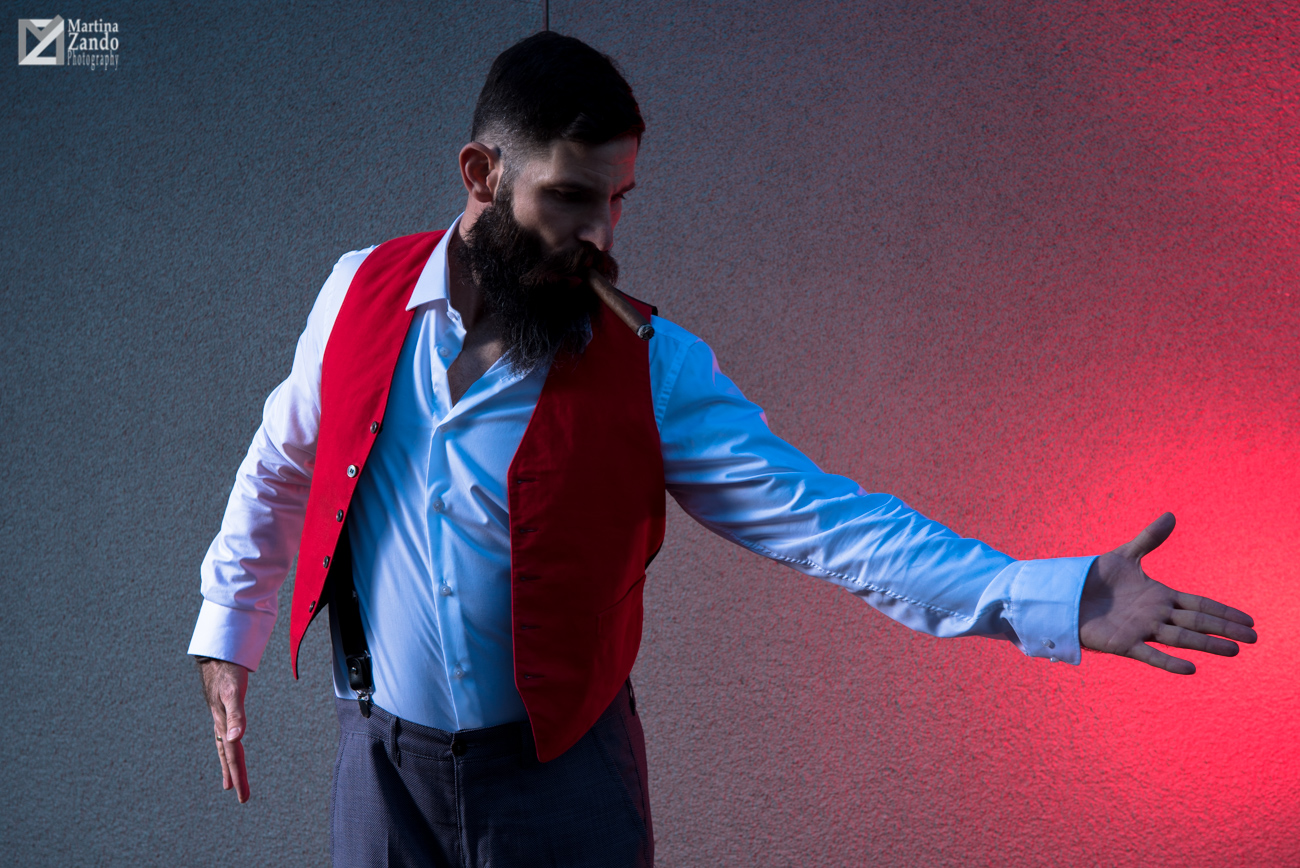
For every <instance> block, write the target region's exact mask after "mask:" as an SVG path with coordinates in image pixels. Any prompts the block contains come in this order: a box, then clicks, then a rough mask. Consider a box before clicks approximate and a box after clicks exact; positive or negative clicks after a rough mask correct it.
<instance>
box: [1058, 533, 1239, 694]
mask: <svg viewBox="0 0 1300 868" xmlns="http://www.w3.org/2000/svg"><path fill="white" fill-rule="evenodd" d="M1173 530H1174V516H1173V513H1169V512H1166V513H1165V514H1164V515H1162V516H1160V517H1159V518H1158V519H1156V520H1155V521H1153V522H1152V523H1151V524H1150V525H1149V526H1148V527H1147V528H1146V530H1144V531H1142V532H1141V533H1140V534H1138V535H1137V536H1136V537H1135V538H1134V539H1133V541H1132V542H1129V543H1126V544H1124V545H1122V546H1120V547H1119V548H1117V549H1115V550H1114V551H1112V552H1108V553H1106V554H1104V555H1102V556H1101V557H1099V558H1097V560H1095V561H1093V564H1092V568H1091V569H1090V570H1089V571H1088V576H1087V579H1086V580H1085V581H1084V584H1083V596H1082V598H1081V599H1080V601H1079V642H1080V643H1081V644H1082V645H1083V647H1085V648H1091V649H1092V650H1094V651H1103V652H1105V653H1107V654H1119V655H1121V656H1124V657H1132V658H1133V659H1134V660H1141V661H1142V662H1143V663H1146V664H1148V665H1151V666H1155V667H1157V668H1159V669H1164V670H1167V671H1169V672H1173V673H1176V674H1178V675H1191V674H1192V673H1194V672H1195V671H1196V666H1195V664H1193V663H1192V662H1191V661H1190V660H1183V659H1181V658H1179V657H1174V656H1172V655H1170V654H1166V653H1165V652H1163V651H1159V650H1157V649H1155V648H1152V647H1151V645H1150V644H1148V643H1151V642H1155V643H1158V644H1160V645H1165V646H1169V647H1172V648H1191V649H1193V650H1195V651H1205V652H1207V653H1210V654H1219V655H1221V656H1223V657H1232V656H1235V655H1236V654H1237V652H1238V650H1240V649H1239V648H1238V646H1237V642H1247V643H1253V642H1254V641H1255V640H1256V638H1257V637H1256V635H1255V631H1254V630H1252V629H1251V627H1253V626H1254V624H1255V621H1254V619H1252V618H1251V617H1250V616H1249V615H1247V614H1246V613H1245V612H1243V611H1241V610H1239V609H1234V608H1232V607H1231V606H1225V605H1223V604H1222V603H1219V602H1215V601H1214V600H1211V599H1209V598H1208V597H1198V596H1196V595H1195V594H1184V593H1181V592H1179V591H1175V590H1174V589H1173V588H1171V587H1169V586H1168V585H1163V584H1161V583H1160V582H1157V581H1156V580H1155V579H1152V578H1151V577H1150V576H1148V575H1147V574H1146V573H1145V572H1143V570H1142V558H1143V557H1145V556H1146V555H1147V554H1149V553H1150V552H1151V551H1152V550H1154V549H1155V548H1156V547H1157V546H1159V545H1160V544H1161V543H1162V542H1164V541H1165V540H1167V539H1168V538H1169V535H1170V534H1171V533H1173ZM1225 636H1226V637H1227V638H1220V637H1225ZM1230 640H1236V641H1230Z"/></svg>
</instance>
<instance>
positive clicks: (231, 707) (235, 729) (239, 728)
mask: <svg viewBox="0 0 1300 868" xmlns="http://www.w3.org/2000/svg"><path fill="white" fill-rule="evenodd" d="M222 704H223V705H225V707H226V741H239V740H240V739H241V738H243V736H244V730H245V729H246V728H247V721H246V720H245V718H244V697H243V695H242V694H241V692H240V691H238V690H234V691H231V692H230V693H229V694H228V695H226V696H223V697H222Z"/></svg>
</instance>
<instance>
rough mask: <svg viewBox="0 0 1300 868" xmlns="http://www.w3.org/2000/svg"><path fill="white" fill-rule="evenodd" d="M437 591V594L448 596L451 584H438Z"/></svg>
mask: <svg viewBox="0 0 1300 868" xmlns="http://www.w3.org/2000/svg"><path fill="white" fill-rule="evenodd" d="M438 593H439V594H442V595H443V596H444V597H450V596H451V585H447V584H442V585H439V586H438Z"/></svg>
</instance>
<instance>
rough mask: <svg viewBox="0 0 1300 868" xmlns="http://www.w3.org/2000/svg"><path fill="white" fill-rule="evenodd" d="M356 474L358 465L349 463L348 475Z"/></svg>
mask: <svg viewBox="0 0 1300 868" xmlns="http://www.w3.org/2000/svg"><path fill="white" fill-rule="evenodd" d="M356 475H357V466H356V465H355V464H349V465H348V476H356Z"/></svg>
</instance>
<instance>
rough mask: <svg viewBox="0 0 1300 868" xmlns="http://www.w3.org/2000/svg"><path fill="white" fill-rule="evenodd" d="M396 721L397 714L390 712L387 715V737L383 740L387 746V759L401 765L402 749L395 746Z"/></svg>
mask: <svg viewBox="0 0 1300 868" xmlns="http://www.w3.org/2000/svg"><path fill="white" fill-rule="evenodd" d="M397 721H398V717H397V715H395V714H390V715H389V716H388V738H386V739H384V742H385V747H387V748H388V761H389V762H391V763H392V764H393V765H395V766H399V767H400V766H401V765H402V749H401V748H400V747H398V746H397V734H398V725H397Z"/></svg>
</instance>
